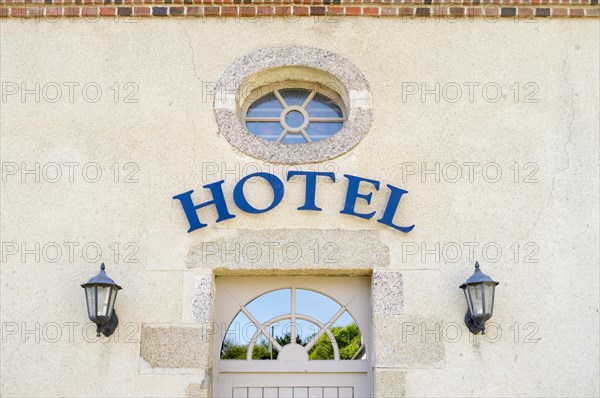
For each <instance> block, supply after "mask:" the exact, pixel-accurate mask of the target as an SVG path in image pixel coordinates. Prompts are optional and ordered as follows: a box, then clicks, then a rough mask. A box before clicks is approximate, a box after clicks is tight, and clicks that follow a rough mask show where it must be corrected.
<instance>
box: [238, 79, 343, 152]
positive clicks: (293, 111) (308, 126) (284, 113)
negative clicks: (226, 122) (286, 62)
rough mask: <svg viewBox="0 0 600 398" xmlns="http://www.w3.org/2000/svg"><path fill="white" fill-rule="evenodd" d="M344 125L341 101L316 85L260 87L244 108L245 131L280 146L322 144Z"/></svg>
mask: <svg viewBox="0 0 600 398" xmlns="http://www.w3.org/2000/svg"><path fill="white" fill-rule="evenodd" d="M345 121H346V112H345V107H344V104H343V102H342V99H341V97H340V96H339V95H338V94H337V93H335V92H334V91H333V90H331V89H328V88H325V87H324V86H322V85H320V84H316V83H315V84H306V83H293V82H285V83H280V84H277V85H270V86H266V87H261V88H259V89H257V90H255V91H254V92H253V93H251V94H250V95H249V99H247V100H246V102H245V106H244V123H245V125H246V128H247V129H248V131H250V132H251V133H253V134H255V135H256V136H258V137H261V138H263V139H265V140H268V141H273V142H276V143H282V144H306V143H310V142H318V141H322V140H325V139H327V138H329V137H331V136H333V135H334V134H336V133H337V132H339V131H340V130H341V129H342V127H343V126H344V122H345Z"/></svg>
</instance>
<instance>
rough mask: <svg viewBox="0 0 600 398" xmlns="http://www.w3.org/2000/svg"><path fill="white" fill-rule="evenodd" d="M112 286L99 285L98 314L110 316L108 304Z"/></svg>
mask: <svg viewBox="0 0 600 398" xmlns="http://www.w3.org/2000/svg"><path fill="white" fill-rule="evenodd" d="M111 290H112V289H111V288H110V287H109V286H98V308H97V311H98V313H97V316H108V304H109V300H110V292H111Z"/></svg>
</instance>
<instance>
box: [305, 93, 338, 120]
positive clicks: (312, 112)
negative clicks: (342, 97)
mask: <svg viewBox="0 0 600 398" xmlns="http://www.w3.org/2000/svg"><path fill="white" fill-rule="evenodd" d="M306 111H307V112H308V114H309V116H312V117H342V116H343V114H342V110H341V109H340V107H339V106H338V105H337V104H336V103H335V102H334V101H333V100H332V99H330V98H327V97H326V96H324V95H322V94H317V95H315V98H313V100H312V101H310V104H308V107H307V108H306Z"/></svg>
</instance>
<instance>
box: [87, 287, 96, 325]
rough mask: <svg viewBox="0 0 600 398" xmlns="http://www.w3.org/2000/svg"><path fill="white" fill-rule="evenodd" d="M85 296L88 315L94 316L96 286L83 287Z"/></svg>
mask: <svg viewBox="0 0 600 398" xmlns="http://www.w3.org/2000/svg"><path fill="white" fill-rule="evenodd" d="M85 298H86V300H87V310H88V316H89V317H90V318H93V317H95V316H96V308H95V307H96V286H88V287H86V288H85Z"/></svg>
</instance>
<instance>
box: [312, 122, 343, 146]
mask: <svg viewBox="0 0 600 398" xmlns="http://www.w3.org/2000/svg"><path fill="white" fill-rule="evenodd" d="M343 126H344V123H342V122H335V123H321V122H310V123H309V124H308V127H307V128H306V132H307V133H308V136H309V137H310V139H311V140H312V141H313V142H315V141H321V140H324V139H326V138H329V137H331V136H332V135H334V134H335V133H337V132H338V131H340V130H341V129H342V127H343Z"/></svg>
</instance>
